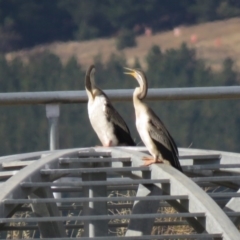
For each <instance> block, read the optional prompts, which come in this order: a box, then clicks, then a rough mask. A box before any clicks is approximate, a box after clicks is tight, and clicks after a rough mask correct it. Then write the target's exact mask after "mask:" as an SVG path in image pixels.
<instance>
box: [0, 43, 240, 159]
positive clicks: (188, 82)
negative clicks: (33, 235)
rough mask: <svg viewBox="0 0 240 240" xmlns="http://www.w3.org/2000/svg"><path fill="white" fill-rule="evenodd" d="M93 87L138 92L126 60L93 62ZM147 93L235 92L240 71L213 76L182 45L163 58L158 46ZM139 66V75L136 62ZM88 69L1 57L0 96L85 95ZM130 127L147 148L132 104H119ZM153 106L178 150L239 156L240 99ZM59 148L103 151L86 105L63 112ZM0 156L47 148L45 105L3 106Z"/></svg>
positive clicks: (225, 68)
mask: <svg viewBox="0 0 240 240" xmlns="http://www.w3.org/2000/svg"><path fill="white" fill-rule="evenodd" d="M94 62H95V65H96V82H97V84H98V85H99V87H100V88H102V89H113V88H114V89H124V88H131V89H133V88H135V87H136V86H137V83H136V82H135V81H134V80H133V79H132V78H131V77H129V76H126V75H124V74H123V72H124V69H123V67H124V66H127V64H126V59H125V58H124V56H121V57H119V56H116V55H112V56H111V58H110V59H109V61H108V62H107V63H106V64H105V63H104V64H103V62H102V60H101V56H98V57H96V58H95V60H94ZM146 63H147V70H146V75H147V78H148V81H149V88H170V87H197V86H198V87H200V86H231V85H238V83H239V80H240V74H239V72H236V71H234V62H233V60H231V59H229V58H227V59H225V61H224V63H223V65H222V69H221V71H219V72H214V71H212V70H211V68H210V67H208V66H206V64H205V62H204V61H203V60H202V59H198V58H197V57H196V52H195V50H194V49H189V48H188V47H187V46H186V45H185V44H183V45H182V46H181V48H179V49H170V50H167V51H166V52H163V51H161V49H160V48H159V47H158V46H153V47H152V48H151V49H150V50H149V52H148V54H147V56H146ZM134 67H136V68H141V65H140V63H139V61H138V60H137V59H136V61H135V65H134ZM84 76H85V70H84V69H83V68H82V67H81V66H80V65H79V64H78V62H77V60H76V59H75V58H74V57H72V58H70V59H69V60H68V62H67V63H66V64H62V63H61V61H60V59H59V57H58V56H56V55H54V54H52V53H49V52H44V53H42V54H40V55H39V54H38V55H37V56H32V57H31V59H30V61H29V63H28V64H26V63H24V62H23V61H22V60H21V59H20V58H16V59H15V60H13V61H12V62H7V61H6V60H5V58H4V57H3V56H0V83H1V92H26V91H33V92H34V91H60V90H62V91H67V90H85V87H84ZM114 106H115V107H116V108H117V109H118V110H119V112H120V114H121V115H122V116H123V118H124V119H125V121H126V122H127V124H128V126H129V128H130V130H131V132H132V136H133V138H134V140H135V141H136V143H137V144H139V145H142V143H141V142H140V138H139V136H138V133H137V131H136V128H135V123H134V121H135V116H134V109H133V104H132V103H131V102H127V103H114ZM151 106H152V107H153V109H154V111H156V113H157V115H158V116H159V117H160V118H161V119H162V120H163V122H164V123H165V125H166V126H167V128H168V129H169V131H170V133H171V134H172V136H173V137H174V139H176V142H177V145H178V146H179V147H192V148H203V149H218V150H226V151H236V152H238V151H239V142H240V131H239V126H240V124H239V122H240V111H239V107H240V105H239V100H212V101H209V100H203V101H200V100H198V101H172V102H167V101H159V102H152V103H151ZM59 122H60V147H61V148H74V147H86V146H96V145H99V142H98V139H97V137H96V135H95V133H94V132H93V130H92V128H91V126H90V124H89V120H88V115H87V106H86V104H71V105H61V113H60V119H59ZM0 136H1V139H2V141H1V145H0V155H7V154H16V153H22V152H33V151H39V150H46V149H48V122H47V118H46V113H45V107H44V106H36V105H35V106H1V108H0Z"/></svg>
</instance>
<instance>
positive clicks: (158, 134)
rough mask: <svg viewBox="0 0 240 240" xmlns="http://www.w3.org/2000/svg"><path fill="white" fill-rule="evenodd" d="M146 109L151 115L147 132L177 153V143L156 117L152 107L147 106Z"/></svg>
mask: <svg viewBox="0 0 240 240" xmlns="http://www.w3.org/2000/svg"><path fill="white" fill-rule="evenodd" d="M148 111H149V114H150V115H151V118H150V121H149V123H150V125H149V134H150V135H151V137H152V138H153V139H155V140H156V141H158V142H159V143H161V144H162V145H163V146H164V147H166V148H167V149H168V150H169V151H173V152H174V153H175V154H176V155H178V148H177V145H176V143H175V141H174V140H173V138H172V136H171V135H170V133H169V132H168V130H167V128H166V127H165V125H164V123H163V122H162V121H161V120H160V119H159V118H158V116H157V115H156V114H155V113H154V112H153V110H152V109H150V108H149V109H148Z"/></svg>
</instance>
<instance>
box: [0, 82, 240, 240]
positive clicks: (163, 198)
mask: <svg viewBox="0 0 240 240" xmlns="http://www.w3.org/2000/svg"><path fill="white" fill-rule="evenodd" d="M132 92H133V90H110V91H106V93H107V94H108V96H109V97H110V98H111V100H112V101H131V99H132ZM239 98H240V87H239V86H232V87H202V88H172V89H149V92H148V100H151V101H155V100H167V101H168V100H196V99H239ZM86 101H87V96H86V93H85V91H64V92H35V93H0V105H29V104H44V105H45V106H46V116H47V118H48V122H49V130H50V131H49V133H50V134H49V139H50V141H49V142H50V151H44V152H35V153H28V154H19V155H13V156H7V157H1V158H0V193H1V194H0V239H6V238H8V239H9V238H15V239H16V238H18V239H24V238H28V239H31V238H34V239H37V238H45V239H70V238H78V237H80V238H81V239H82V240H85V239H89V238H91V239H113V240H114V239H215V240H220V239H224V240H238V239H240V233H239V224H240V198H239V197H240V188H239V185H240V175H239V174H240V154H235V153H227V152H219V151H204V150H194V149H180V162H181V165H182V167H183V171H184V173H180V172H178V171H177V170H175V169H174V168H172V167H170V166H168V165H162V164H161V165H159V164H154V165H151V166H150V167H143V166H141V165H142V161H141V159H142V157H143V156H145V154H147V153H146V149H145V148H141V147H132V148H130V147H115V148H101V147H100V148H84V149H83V148H79V149H66V150H56V149H58V148H59V143H58V119H59V116H60V105H61V104H70V103H86ZM183 230H185V231H184V232H183Z"/></svg>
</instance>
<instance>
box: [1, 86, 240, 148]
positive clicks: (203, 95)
mask: <svg viewBox="0 0 240 240" xmlns="http://www.w3.org/2000/svg"><path fill="white" fill-rule="evenodd" d="M104 91H105V92H106V94H107V95H108V96H109V98H110V99H111V100H112V101H113V102H123V101H131V100H132V95H133V91H134V90H133V89H117V90H104ZM209 99H240V86H231V87H225V86H224V87H223V86H219V87H191V88H163V89H149V90H148V95H147V99H146V100H148V101H156V100H158V101H163V100H164V101H174V100H209ZM86 102H87V94H86V92H85V91H54V92H19V93H0V105H37V104H44V105H46V116H47V118H48V122H49V143H50V146H49V148H50V150H54V149H58V148H59V139H58V135H59V134H58V119H59V116H60V104H73V103H86Z"/></svg>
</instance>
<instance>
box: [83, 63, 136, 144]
mask: <svg viewBox="0 0 240 240" xmlns="http://www.w3.org/2000/svg"><path fill="white" fill-rule="evenodd" d="M94 76H95V66H94V65H91V66H89V68H88V69H87V71H86V75H85V89H86V92H87V96H88V116H89V120H90V123H91V125H92V128H93V130H94V131H95V133H96V134H97V136H98V138H99V140H100V142H101V143H102V146H103V147H111V146H135V145H136V144H135V142H134V141H133V139H132V137H131V134H130V131H129V128H128V126H127V124H126V123H125V121H124V120H123V118H122V117H121V115H120V114H119V113H118V112H117V110H116V109H115V108H114V107H113V105H112V104H111V101H110V99H109V98H108V97H107V95H106V94H105V93H104V92H103V91H102V90H101V89H100V88H98V87H97V86H96V84H95V80H94Z"/></svg>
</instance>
